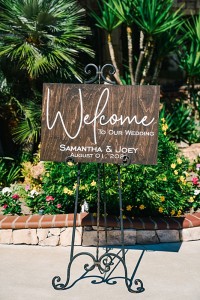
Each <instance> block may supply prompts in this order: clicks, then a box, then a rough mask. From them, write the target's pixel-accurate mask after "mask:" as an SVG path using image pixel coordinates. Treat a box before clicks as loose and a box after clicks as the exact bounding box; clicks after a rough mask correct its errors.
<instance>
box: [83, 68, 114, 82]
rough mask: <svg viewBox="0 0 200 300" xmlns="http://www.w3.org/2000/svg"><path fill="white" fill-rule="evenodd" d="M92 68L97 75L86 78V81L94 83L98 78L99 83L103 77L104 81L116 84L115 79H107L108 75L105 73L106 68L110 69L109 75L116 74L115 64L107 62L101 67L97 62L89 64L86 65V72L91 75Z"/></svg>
mask: <svg viewBox="0 0 200 300" xmlns="http://www.w3.org/2000/svg"><path fill="white" fill-rule="evenodd" d="M91 68H93V69H94V71H95V75H94V77H93V78H92V79H90V80H86V81H85V82H84V83H94V82H95V81H97V80H98V83H101V79H102V80H103V83H104V82H107V83H109V84H116V82H115V81H111V80H109V79H107V78H106V75H105V70H106V69H107V70H108V69H109V71H108V73H109V75H114V74H115V72H116V69H115V67H114V66H113V65H111V64H105V65H104V66H103V67H101V66H99V67H97V66H96V65H95V64H88V65H87V66H85V68H84V72H85V73H86V74H87V75H90V74H91V73H92V71H91Z"/></svg>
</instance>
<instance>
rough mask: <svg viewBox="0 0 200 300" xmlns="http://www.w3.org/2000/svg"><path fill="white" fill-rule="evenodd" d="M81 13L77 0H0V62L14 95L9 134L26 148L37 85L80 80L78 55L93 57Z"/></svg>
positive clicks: (35, 128) (36, 111)
mask: <svg viewBox="0 0 200 300" xmlns="http://www.w3.org/2000/svg"><path fill="white" fill-rule="evenodd" d="M84 15H85V10H84V9H83V8H81V7H80V6H79V4H78V2H77V1H76V0H6V1H4V0H0V65H1V68H2V70H3V73H4V75H5V76H6V79H7V83H8V84H9V86H11V89H10V91H11V96H10V97H9V98H10V99H15V101H14V102H13V101H12V106H13V107H14V109H13V117H15V119H16V121H17V122H15V126H14V128H12V131H13V134H14V136H13V137H14V140H15V141H16V142H17V143H22V144H23V146H24V147H25V148H26V149H27V146H28V148H29V150H30V151H31V150H32V149H33V146H34V143H35V142H38V140H39V135H40V116H41V98H42V97H41V93H42V83H43V82H44V81H45V82H49V81H56V82H58V81H61V82H63V81H64V82H71V81H73V82H74V81H75V80H79V81H80V80H81V79H82V78H81V71H82V72H83V69H84V68H83V66H82V65H81V56H83V55H84V57H85V55H89V56H93V51H92V50H91V48H90V47H89V46H88V45H87V40H86V39H87V37H88V36H90V35H91V33H90V29H89V28H88V27H87V26H85V25H84V22H85V20H84ZM89 56H88V57H89ZM10 99H9V100H10ZM16 104H17V105H16Z"/></svg>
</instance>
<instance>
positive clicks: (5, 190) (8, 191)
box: [1, 187, 12, 195]
mask: <svg viewBox="0 0 200 300" xmlns="http://www.w3.org/2000/svg"><path fill="white" fill-rule="evenodd" d="M1 192H2V195H5V194H6V193H8V194H12V190H11V189H10V188H9V187H5V188H3V189H2V191H1Z"/></svg>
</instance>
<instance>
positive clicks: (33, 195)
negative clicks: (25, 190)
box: [30, 190, 39, 198]
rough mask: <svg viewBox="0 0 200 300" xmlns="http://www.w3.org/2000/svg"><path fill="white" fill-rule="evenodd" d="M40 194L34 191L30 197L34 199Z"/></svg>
mask: <svg viewBox="0 0 200 300" xmlns="http://www.w3.org/2000/svg"><path fill="white" fill-rule="evenodd" d="M38 194H39V193H38V192H37V191H36V190H32V191H30V197H31V198H34V197H35V196H37V195H38Z"/></svg>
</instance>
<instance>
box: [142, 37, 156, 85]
mask: <svg viewBox="0 0 200 300" xmlns="http://www.w3.org/2000/svg"><path fill="white" fill-rule="evenodd" d="M145 48H146V50H145V57H146V58H147V62H146V66H145V68H144V70H143V73H142V79H141V83H140V84H141V85H143V84H145V81H146V79H147V75H148V72H149V69H150V65H151V61H152V57H153V52H154V48H155V44H154V41H153V39H152V38H151V37H150V38H149V39H148V40H147V46H146V47H145Z"/></svg>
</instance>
